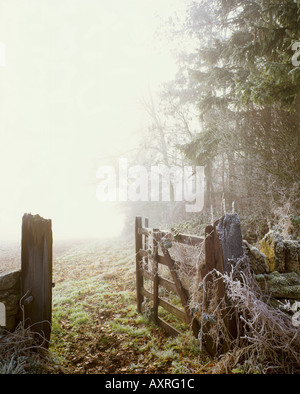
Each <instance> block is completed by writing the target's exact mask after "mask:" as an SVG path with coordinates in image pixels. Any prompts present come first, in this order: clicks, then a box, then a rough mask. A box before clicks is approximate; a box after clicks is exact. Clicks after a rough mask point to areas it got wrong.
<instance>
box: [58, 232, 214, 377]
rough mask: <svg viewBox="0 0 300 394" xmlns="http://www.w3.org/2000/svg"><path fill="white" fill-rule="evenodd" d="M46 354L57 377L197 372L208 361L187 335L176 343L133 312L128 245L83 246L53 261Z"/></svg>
mask: <svg viewBox="0 0 300 394" xmlns="http://www.w3.org/2000/svg"><path fill="white" fill-rule="evenodd" d="M53 276H54V282H55V287H54V289H53V321H52V335H51V344H50V351H51V352H52V354H53V355H54V356H55V357H56V358H57V360H58V361H59V363H60V365H61V369H60V371H61V372H64V373H70V374H73V373H78V374H82V373H84V374H94V373H103V374H104V373H121V374H126V373H149V374H150V373H203V372H207V371H208V369H209V367H210V365H211V361H210V359H209V358H208V357H207V355H205V354H200V352H199V344H198V342H197V341H196V340H195V339H194V337H193V336H192V335H191V333H190V332H189V331H188V330H187V331H186V332H185V333H184V334H183V335H181V336H178V337H176V338H172V337H170V336H168V335H167V334H166V333H165V332H164V331H163V330H161V329H160V328H158V327H156V326H155V325H153V324H152V323H151V322H150V321H149V320H148V319H147V317H146V316H143V315H140V314H137V312H136V293H135V255H134V245H133V243H131V242H128V241H120V240H119V239H118V240H110V241H89V242H86V243H81V244H78V245H76V244H75V245H73V246H72V247H68V248H67V249H65V250H63V248H62V251H61V252H60V253H57V255H56V256H55V258H54V273H53Z"/></svg>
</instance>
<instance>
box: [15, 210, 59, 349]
mask: <svg viewBox="0 0 300 394" xmlns="http://www.w3.org/2000/svg"><path fill="white" fill-rule="evenodd" d="M52 243H53V240H52V223H51V220H46V219H43V218H42V217H40V216H39V215H31V214H25V215H24V216H23V219H22V252H21V271H22V273H21V291H22V301H23V313H24V316H23V318H24V321H25V327H29V326H30V327H31V329H32V330H33V331H35V332H38V333H40V334H41V335H42V337H43V338H45V341H44V343H43V347H45V348H48V345H49V340H50V335H51V315H52Z"/></svg>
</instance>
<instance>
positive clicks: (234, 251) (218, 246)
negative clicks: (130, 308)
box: [135, 214, 244, 355]
mask: <svg viewBox="0 0 300 394" xmlns="http://www.w3.org/2000/svg"><path fill="white" fill-rule="evenodd" d="M142 222H143V220H142V218H141V217H136V219H135V243H136V290H137V310H138V312H139V313H141V312H142V311H143V302H144V299H145V298H147V299H148V300H150V301H152V303H153V320H154V323H155V324H157V325H158V326H160V327H162V328H163V329H165V330H166V331H168V332H169V333H170V334H172V335H177V334H179V331H178V330H177V329H176V328H175V327H173V326H172V325H171V324H170V323H167V322H166V321H165V320H164V319H162V318H161V317H160V316H159V315H158V307H159V306H160V307H162V308H164V309H165V310H167V311H168V312H169V313H171V314H173V315H174V316H176V317H177V318H178V319H180V320H181V321H183V322H185V323H187V324H189V325H190V327H191V328H192V331H193V333H194V335H195V337H196V338H198V335H199V331H200V328H201V330H202V332H203V331H204V333H205V332H207V331H208V329H209V323H206V324H205V325H204V326H202V327H200V323H199V321H198V320H197V319H195V318H194V316H193V314H192V313H191V311H190V308H189V292H188V289H186V288H184V286H183V285H182V283H181V281H180V278H179V275H178V272H177V269H176V264H175V261H174V260H173V259H172V258H171V256H170V253H169V251H168V248H169V246H171V245H170V244H169V245H168V238H167V237H168V234H169V233H168V232H166V231H160V230H159V229H153V228H149V221H148V219H145V224H144V226H143V223H142ZM176 242H178V243H182V244H186V245H192V246H196V245H200V244H202V243H203V242H204V245H203V246H204V249H205V265H204V267H203V268H202V270H201V277H202V278H204V277H206V280H208V281H209V280H213V276H212V275H210V273H212V272H213V271H214V270H217V271H219V272H220V273H221V274H224V273H229V272H230V270H231V266H232V265H234V264H235V261H237V259H239V258H241V257H242V256H243V255H244V251H243V239H242V233H241V227H240V221H239V218H238V215H237V214H226V215H225V216H224V217H222V218H221V219H219V220H217V221H216V222H215V223H214V224H213V225H209V226H207V227H206V229H205V238H202V237H198V236H190V235H185V234H176ZM158 246H159V248H158ZM149 257H151V262H152V265H153V266H152V269H151V270H148V269H147V267H148V265H149V264H148V263H149ZM159 264H161V265H164V266H166V267H167V268H168V269H169V271H170V273H171V276H172V281H170V280H167V279H165V278H163V277H161V276H160V275H159V269H158V267H159ZM145 278H146V279H148V280H150V281H152V284H153V286H152V288H153V291H152V292H151V291H149V290H146V289H145V287H144V279H145ZM159 286H161V287H163V288H165V289H167V290H170V291H173V292H174V293H176V294H177V295H178V296H179V297H180V300H181V303H182V306H183V310H181V309H179V308H178V307H176V306H174V305H172V304H171V303H169V302H168V301H166V300H165V299H163V298H161V297H160V296H159ZM217 293H218V294H217V298H218V300H224V302H225V305H226V306H227V307H228V309H227V311H226V310H225V311H224V322H225V326H226V327H227V330H228V332H229V334H230V335H231V337H233V338H235V337H236V335H237V324H236V320H235V315H234V313H231V312H232V309H233V306H232V305H231V304H230V302H229V301H228V299H227V296H226V288H225V285H224V282H223V280H218V288H217ZM208 302H209V300H208ZM205 346H206V349H207V350H208V352H209V353H210V354H212V355H215V352H216V349H215V346H214V341H213V339H212V338H210V337H209V336H208V335H206V338H205ZM223 350H224V351H226V350H228V349H227V344H224V348H223Z"/></svg>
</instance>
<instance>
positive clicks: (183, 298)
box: [153, 232, 200, 338]
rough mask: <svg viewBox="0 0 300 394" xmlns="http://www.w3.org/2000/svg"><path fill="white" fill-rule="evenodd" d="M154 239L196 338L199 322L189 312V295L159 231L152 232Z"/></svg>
mask: <svg viewBox="0 0 300 394" xmlns="http://www.w3.org/2000/svg"><path fill="white" fill-rule="evenodd" d="M153 235H154V239H155V241H156V243H157V244H159V246H160V248H161V251H162V253H163V255H164V258H165V261H166V263H167V265H168V268H169V269H170V272H171V275H172V279H173V281H174V283H175V286H176V290H177V293H178V295H179V297H180V300H181V303H182V305H183V307H184V310H185V313H186V316H187V318H188V321H189V322H190V324H191V327H192V330H193V333H194V335H195V336H196V338H197V337H198V333H199V330H200V325H199V322H198V321H197V320H196V319H195V318H194V317H193V316H192V314H191V312H190V308H189V297H188V295H187V293H186V291H185V289H184V287H183V286H182V283H181V280H180V278H179V276H178V274H177V270H176V267H175V264H174V261H173V260H172V258H171V256H170V254H169V252H168V250H167V249H166V248H165V247H164V245H163V243H161V242H160V241H161V238H162V236H161V233H160V232H155V233H154V234H153Z"/></svg>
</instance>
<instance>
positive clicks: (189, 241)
mask: <svg viewBox="0 0 300 394" xmlns="http://www.w3.org/2000/svg"><path fill="white" fill-rule="evenodd" d="M159 233H160V234H161V236H162V237H165V236H166V235H168V234H170V232H169V231H165V230H160V231H159ZM139 234H142V235H146V236H149V235H151V234H153V228H147V227H142V228H140V229H139ZM174 237H175V242H178V243H182V244H185V245H190V246H198V245H199V244H201V243H202V242H204V238H203V237H198V236H197V235H189V234H176V235H174Z"/></svg>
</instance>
